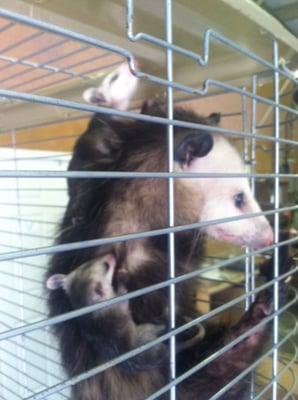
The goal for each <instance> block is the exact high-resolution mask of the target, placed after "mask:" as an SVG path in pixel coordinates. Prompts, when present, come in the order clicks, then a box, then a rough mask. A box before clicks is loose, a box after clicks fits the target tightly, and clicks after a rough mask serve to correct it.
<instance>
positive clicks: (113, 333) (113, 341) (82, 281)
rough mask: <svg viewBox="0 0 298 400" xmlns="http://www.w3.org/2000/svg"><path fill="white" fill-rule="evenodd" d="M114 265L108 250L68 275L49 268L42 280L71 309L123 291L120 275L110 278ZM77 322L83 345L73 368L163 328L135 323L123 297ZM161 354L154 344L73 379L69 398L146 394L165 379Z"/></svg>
mask: <svg viewBox="0 0 298 400" xmlns="http://www.w3.org/2000/svg"><path fill="white" fill-rule="evenodd" d="M115 269H116V259H115V257H114V256H113V255H111V254H109V255H106V256H103V257H101V258H99V259H95V260H91V261H89V262H86V263H85V264H83V265H81V266H80V267H78V268H77V269H75V270H74V271H72V272H71V273H69V274H68V275H65V274H54V275H52V276H50V277H49V278H48V280H47V282H46V285H47V288H48V289H50V290H57V289H63V292H64V293H65V294H66V295H67V297H68V298H69V300H70V303H71V306H72V307H73V309H79V308H82V307H85V306H88V305H91V304H96V303H99V302H101V301H104V300H108V299H111V298H113V297H116V296H118V295H121V294H124V293H126V289H125V286H124V285H123V283H122V282H121V280H120V282H113V281H114V275H115ZM77 325H78V327H79V329H80V331H81V333H82V336H84V340H85V346H84V350H83V349H82V348H76V349H75V351H73V352H74V353H75V354H76V355H77V360H76V361H77V362H76V365H74V366H73V373H75V374H78V373H80V372H84V371H85V370H86V368H88V366H89V367H92V366H93V367H94V366H96V365H100V364H102V363H104V362H105V361H109V360H110V359H111V358H114V357H117V356H119V355H121V354H123V353H126V352H128V351H129V350H132V349H134V348H138V347H139V346H141V345H143V344H145V343H147V342H150V341H152V340H154V339H156V338H157V336H158V335H159V334H161V332H162V331H163V330H164V329H165V326H160V325H153V324H150V323H148V324H140V325H136V324H135V322H134V321H133V319H132V317H131V314H130V310H129V305H128V301H124V302H121V303H120V304H119V303H118V304H116V305H112V306H108V307H105V308H102V309H100V310H98V311H95V312H93V313H90V314H87V315H85V316H84V317H81V318H79V319H78V321H77ZM69 335H70V336H71V332H69ZM81 352H82V354H81ZM88 353H89V354H88ZM166 354H167V349H166V346H165V345H164V344H159V345H155V346H154V347H151V348H150V349H149V350H147V351H145V352H143V353H140V354H138V355H137V356H135V357H133V358H131V359H129V360H127V361H125V362H123V363H121V364H119V365H117V366H114V367H112V368H109V369H108V370H106V371H104V372H103V373H101V374H99V375H96V376H95V377H93V378H91V379H88V380H84V381H83V382H81V383H79V384H77V385H76V390H75V391H74V392H73V397H72V399H73V400H76V399H77V400H89V399H90V400H91V399H92V400H93V399H94V400H95V399H96V400H114V399H115V400H116V399H129V400H139V399H141V398H142V397H143V396H144V397H147V396H148V395H149V394H151V393H152V392H153V391H154V389H155V388H156V387H159V386H160V385H161V384H162V383H165V380H164V378H163V373H162V371H161V364H162V361H164V360H165V355H166ZM87 355H88V359H87V358H86V356H87ZM86 363H87V364H86ZM153 367H155V368H154V369H153Z"/></svg>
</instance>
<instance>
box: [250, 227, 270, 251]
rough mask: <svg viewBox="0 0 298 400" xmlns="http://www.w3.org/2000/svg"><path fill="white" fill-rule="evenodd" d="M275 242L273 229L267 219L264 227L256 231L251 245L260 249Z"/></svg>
mask: <svg viewBox="0 0 298 400" xmlns="http://www.w3.org/2000/svg"><path fill="white" fill-rule="evenodd" d="M272 244H273V231H272V228H271V226H270V225H269V223H268V222H267V220H265V223H263V224H262V227H261V228H260V229H259V230H257V231H256V234H255V239H254V240H253V242H252V244H251V246H250V247H252V248H254V249H260V248H262V247H267V246H271V245H272Z"/></svg>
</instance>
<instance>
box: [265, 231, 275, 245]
mask: <svg viewBox="0 0 298 400" xmlns="http://www.w3.org/2000/svg"><path fill="white" fill-rule="evenodd" d="M272 244H273V231H272V229H271V228H270V229H269V230H268V233H267V235H266V237H265V240H264V245H265V246H271V245H272Z"/></svg>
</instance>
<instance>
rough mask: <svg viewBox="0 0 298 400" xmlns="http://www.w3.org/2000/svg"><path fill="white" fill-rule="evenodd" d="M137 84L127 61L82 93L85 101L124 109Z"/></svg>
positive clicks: (126, 107)
mask: <svg viewBox="0 0 298 400" xmlns="http://www.w3.org/2000/svg"><path fill="white" fill-rule="evenodd" d="M137 86H138V79H137V78H136V77H135V76H134V75H133V74H132V73H131V71H130V69H129V66H128V64H127V63H124V64H121V65H120V66H119V67H118V68H117V69H115V70H114V71H112V72H111V73H110V74H108V75H107V76H106V77H105V78H104V80H103V81H102V83H101V85H100V86H99V87H97V88H95V87H91V88H89V89H86V90H85V91H84V93H83V98H84V100H85V101H87V102H88V103H91V104H97V105H103V106H106V107H112V108H116V109H117V110H122V111H125V110H127V109H128V106H129V103H130V100H131V98H132V96H133V95H134V93H135V91H136V89H137Z"/></svg>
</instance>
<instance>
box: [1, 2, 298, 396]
mask: <svg viewBox="0 0 298 400" xmlns="http://www.w3.org/2000/svg"><path fill="white" fill-rule="evenodd" d="M6 3H7V4H6ZM32 3H34V2H30V1H27V2H18V1H10V2H5V1H4V0H3V1H1V2H0V4H1V9H0V38H1V41H0V43H1V44H0V71H1V76H0V97H1V100H0V101H1V114H0V118H1V133H0V157H1V158H0V162H1V170H0V177H1V180H0V193H1V200H0V221H1V228H0V230H1V254H0V261H1V262H0V287H1V294H0V309H1V319H0V327H1V331H0V398H1V399H3V400H4V399H5V400H17V399H27V400H29V399H53V400H54V399H55V400H56V399H57V400H60V399H68V398H70V388H71V387H72V386H73V385H75V384H76V383H78V382H80V381H82V380H85V379H87V378H89V377H91V376H95V375H96V374H99V373H101V372H102V371H104V370H105V369H107V368H109V367H111V366H112V365H117V363H120V362H122V361H123V360H125V359H128V358H129V357H132V356H133V355H135V352H136V351H137V352H138V351H139V352H141V351H144V350H145V349H146V348H150V346H152V345H153V344H156V343H159V342H161V341H166V340H169V363H170V365H171V367H170V377H169V381H168V384H167V385H166V386H165V387H163V388H162V389H160V390H158V391H157V392H156V393H152V395H151V396H150V397H149V398H150V399H151V400H153V399H155V398H158V397H159V396H160V395H162V394H163V393H168V394H169V398H171V399H172V400H174V399H175V398H176V386H177V385H178V384H179V383H181V382H182V381H183V380H185V379H186V378H187V377H188V376H190V375H191V374H193V373H195V372H196V371H198V370H199V369H200V368H203V367H204V366H205V365H206V364H207V363H208V362H211V361H212V360H213V359H216V358H217V357H220V355H221V354H223V353H224V352H226V351H228V350H229V349H230V348H232V346H233V345H235V344H236V343H238V342H239V341H240V340H241V339H242V340H243V339H245V338H247V337H248V336H249V334H250V333H251V330H249V331H247V332H245V333H244V334H243V335H241V337H239V338H237V339H236V340H234V341H233V342H231V343H228V344H226V345H225V346H224V347H223V348H221V349H219V350H217V351H215V352H214V354H212V356H211V358H210V357H209V358H208V359H207V360H204V361H202V362H200V363H199V364H198V365H196V366H195V367H194V368H192V369H191V370H189V371H187V372H186V373H185V374H183V376H179V375H177V373H176V364H175V360H176V341H175V336H176V335H177V334H178V333H180V332H182V331H183V330H186V329H188V328H190V327H191V326H194V325H196V324H198V323H200V322H203V321H205V320H208V319H210V318H214V317H216V318H218V319H219V320H221V319H224V320H225V321H226V320H228V321H229V322H231V321H232V320H233V321H235V318H236V319H237V316H239V315H241V313H242V311H243V310H247V309H248V308H249V306H250V304H251V302H252V301H253V299H254V297H255V295H256V294H257V293H259V292H260V291H261V290H262V289H264V288H266V287H270V286H271V287H273V288H274V312H273V314H272V315H270V316H269V317H268V318H267V319H266V320H265V323H268V324H269V323H270V322H271V321H273V325H272V335H273V336H272V337H273V338H272V341H271V342H270V343H271V345H270V346H269V347H268V348H266V350H264V351H263V353H262V354H261V355H259V357H258V358H257V359H256V361H255V362H254V363H253V364H251V365H250V366H249V367H248V368H246V369H245V370H244V371H243V372H242V373H241V374H240V375H238V376H237V377H236V378H234V379H233V380H231V381H228V382H226V384H225V386H224V387H223V388H222V389H221V390H220V391H219V392H218V393H216V394H215V395H213V396H212V399H213V400H215V399H220V398H222V396H224V394H225V393H226V392H227V391H228V390H229V389H230V388H231V387H232V386H233V385H234V384H236V383H237V381H239V380H240V379H242V378H243V377H244V378H246V379H249V380H250V382H251V393H250V398H251V399H263V398H268V399H272V400H277V399H294V398H296V396H297V393H298V392H297V387H296V383H297V378H296V375H297V371H298V370H297V347H296V344H295V336H293V335H295V332H296V323H297V319H296V317H295V303H296V299H297V294H296V291H295V274H296V272H297V260H296V258H295V256H294V257H293V260H294V262H293V267H292V268H291V269H290V270H289V271H286V272H284V273H283V274H280V272H279V267H280V266H279V261H278V260H279V252H280V251H281V249H282V248H284V247H289V248H290V250H291V251H292V252H293V253H294V252H295V247H296V246H297V242H298V236H297V232H296V231H295V229H292V231H293V232H294V233H292V234H291V235H290V236H287V237H286V239H283V236H282V235H281V230H282V224H283V219H284V216H289V215H291V221H292V227H293V228H295V224H296V228H297V226H298V206H297V199H298V186H297V177H298V174H297V145H298V140H297V115H298V111H297V109H295V107H294V105H293V100H292V98H293V93H294V91H295V90H296V85H297V82H296V80H295V76H294V74H293V73H292V71H291V70H290V69H288V68H286V67H283V66H282V65H281V64H280V58H281V57H284V58H286V59H290V58H291V57H292V55H293V54H295V52H297V48H298V41H297V39H296V38H294V37H293V36H292V35H291V34H289V33H288V32H287V31H286V30H285V29H284V28H283V27H282V26H281V25H280V24H278V22H277V21H275V20H274V19H273V18H272V17H271V16H269V15H267V14H266V13H265V12H264V11H261V10H260V9H259V8H258V7H257V5H255V4H253V3H252V2H251V4H246V5H243V7H244V8H243V9H241V7H240V10H239V9H237V6H235V2H233V1H232V2H229V3H230V4H227V3H228V2H226V1H218V2H217V3H218V4H217V7H218V9H217V10H218V13H217V14H218V15H215V16H214V19H213V20H212V18H211V16H210V12H209V14H208V12H207V11H208V10H207V8H208V7H210V5H209V6H208V7H207V6H206V4H205V5H204V3H207V2H203V1H199V2H197V4H192V2H191V1H186V0H184V1H182V0H181V1H174V0H165V1H164V2H163V1H160V2H155V3H156V4H155V3H154V2H146V1H141V2H134V1H133V0H127V1H126V2H125V4H123V3H124V2H121V1H119V2H118V1H111V2H105V1H103V2H102V4H101V6H100V7H102V8H98V9H96V11H97V12H98V13H99V12H101V14H98V15H97V16H95V17H94V18H95V23H94V25H96V23H97V18H99V21H100V22H102V25H100V32H99V30H97V29H96V28H95V27H89V28H88V29H87V28H86V26H87V25H84V24H83V23H82V22H78V21H76V23H73V24H69V23H68V25H67V26H66V22H65V21H67V18H66V17H65V16H64V17H62V15H61V14H59V13H58V14H57V13H56V14H55V13H53V11H52V10H51V9H50V6H48V4H47V2H40V4H34V5H32ZM43 3H45V4H43ZM78 3H80V4H81V6H82V7H86V8H87V7H89V6H90V4H91V3H90V2H88V1H86V2H85V1H83V2H78ZM78 3H77V2H74V3H73V5H72V4H70V2H66V1H65V2H61V4H60V5H61V9H63V7H64V6H65V7H66V8H67V7H68V8H72V7H73V9H74V10H76V7H80V6H79V5H78ZM135 3H136V4H135ZM151 3H152V4H151ZM157 3H159V4H158V5H157ZM193 3H195V2H193ZM93 4H94V3H93ZM238 4H239V3H238ZM43 5H44V6H45V7H44V8H43V7H42V6H43ZM98 7H99V6H98ZM246 7H251V8H248V9H246ZM58 8H59V7H58ZM194 9H195V11H196V12H198V13H199V14H200V12H202V13H201V16H200V18H201V19H200V21H198V23H197V22H196V17H197V16H196V14H195V12H194ZM206 10H207V11H206ZM151 11H152V13H153V14H154V18H155V19H154V18H153V17H152V15H151ZM74 12H75V11H74ZM109 12H110V13H111V15H110V19H109V18H108V17H109ZM221 12H225V13H226V14H225V15H226V16H227V21H228V20H229V18H230V21H234V20H235V17H237V18H238V17H239V21H238V22H237V23H239V24H243V23H244V22H245V23H247V24H248V25H247V26H245V29H246V33H247V32H248V33H251V34H252V37H250V38H249V39H247V41H246V39H245V40H244V39H243V35H242V34H240V33H239V32H238V33H239V40H237V38H238V33H237V32H236V34H235V35H234V36H233V35H232V36H233V37H229V36H227V35H225V34H223V33H222V31H225V29H224V28H223V26H219V27H218V26H217V24H220V20H221V19H222V14H221ZM251 12H253V13H255V14H254V19H255V21H252V18H251V17H250V15H251ZM69 13H70V18H71V17H72V11H71V10H69ZM206 13H207V14H206ZM91 14H94V13H93V12H92V10H91V13H90V18H91ZM215 14H216V13H215ZM115 15H116V16H115ZM157 15H158V24H154V23H153V24H152V21H154V22H156V21H157V19H156V18H157ZM207 16H208V18H207ZM92 18H93V17H92ZM117 18H118V22H117ZM119 18H120V22H119ZM150 18H153V20H152V21H151V19H150ZM74 19H75V18H74ZM74 19H73V20H72V21H74ZM104 19H107V21H108V22H105V23H104V22H103V21H104ZM146 19H148V21H147V23H146V24H145V25H144V21H146ZM82 20H83V16H82ZM53 21H54V23H53ZM110 21H112V25H115V26H116V25H117V26H118V27H119V26H121V28H119V32H120V33H119V34H118V35H115V34H113V33H111V32H109V31H108V25H110ZM68 22H69V20H68ZM199 22H200V23H199ZM64 23H65V25H64ZM125 23H126V28H125V29H124V27H125ZM262 24H263V25H262ZM266 24H268V25H266ZM276 24H278V25H276ZM143 25H144V26H143ZM197 25H199V26H197ZM256 26H257V27H258V28H260V27H261V28H262V29H263V32H261V31H260V29H256ZM69 27H71V28H69ZM105 29H106V31H105ZM237 29H238V28H236V31H237ZM245 29H244V31H245ZM249 29H250V30H249ZM151 31H152V32H151ZM181 32H182V33H181ZM99 33H101V34H102V36H99ZM253 35H255V36H253ZM189 38H191V39H192V41H190V42H189V40H188V39H189ZM189 43H190V44H189ZM200 47H201V48H200ZM255 49H256V50H255ZM135 55H136V58H140V59H141V60H142V57H143V58H144V60H145V61H146V62H145V63H144V62H143V63H142V61H141V67H140V68H137V67H136V65H135ZM147 57H148V58H149V60H148V59H146V58H147ZM123 62H127V63H128V64H129V66H130V69H131V71H132V72H133V73H134V74H135V76H136V77H137V78H138V79H139V80H140V82H141V83H142V85H143V86H142V87H141V89H140V92H139V93H138V94H137V96H136V98H135V99H134V100H133V101H132V103H131V106H130V109H129V111H120V110H116V109H113V108H105V107H100V106H93V105H89V104H86V103H84V102H83V101H82V100H81V94H82V92H83V90H84V89H85V88H86V87H88V86H94V85H95V84H97V83H98V81H100V80H101V79H102V77H104V76H105V75H106V74H107V73H108V72H110V71H111V70H113V69H114V68H115V67H116V66H118V65H120V64H121V63H123ZM156 93H158V95H159V96H160V101H161V102H163V103H164V104H165V105H166V107H167V118H162V117H157V116H147V115H142V114H140V113H139V111H138V110H139V107H140V104H141V102H142V100H143V99H145V98H146V97H148V96H150V95H152V94H156ZM175 104H182V105H183V106H184V107H185V108H190V109H193V110H199V111H200V113H205V114H208V112H215V111H216V112H218V111H219V112H221V114H222V117H223V123H222V125H221V126H220V127H212V130H213V131H217V132H219V133H221V134H223V135H226V136H227V137H229V138H230V139H231V140H232V141H233V142H234V144H235V145H236V147H237V148H238V149H239V151H240V152H241V154H242V157H243V160H244V162H245V164H246V165H247V167H248V173H247V174H245V176H248V177H249V179H250V186H251V189H252V192H253V193H254V194H255V195H256V198H257V199H258V201H259V203H260V204H261V206H262V209H263V210H264V211H262V214H264V215H266V216H267V217H268V218H269V219H270V220H271V222H272V225H273V227H274V244H273V245H272V246H267V247H265V248H262V249H258V250H251V249H248V248H246V249H238V248H235V247H233V246H222V245H220V244H218V243H216V244H215V243H214V242H212V241H211V242H210V243H209V244H208V247H209V251H207V255H206V257H205V258H204V259H203V263H202V264H203V265H202V268H200V269H198V270H196V271H195V273H194V275H191V276H182V277H181V276H179V277H177V276H176V273H175V247H174V238H175V233H177V232H180V231H183V230H189V229H197V228H200V227H202V226H206V225H208V224H212V223H216V222H217V221H201V222H199V223H196V224H193V225H192V226H189V225H186V226H177V225H176V224H175V218H174V215H175V214H174V211H175V210H174V198H173V185H174V180H175V179H176V178H177V177H179V174H178V175H177V174H176V173H174V170H173V135H174V131H173V128H174V126H182V127H189V128H193V127H194V125H195V124H190V123H186V122H185V121H178V120H174V118H173V110H174V105H175ZM95 112H101V113H104V114H109V115H112V116H114V117H124V118H129V119H134V120H139V121H144V122H146V121H149V122H150V121H151V122H156V123H158V124H162V125H166V126H167V133H168V156H169V162H168V172H167V173H165V172H159V173H150V171H148V172H143V173H139V174H138V176H137V175H133V176H131V173H129V172H119V171H112V172H109V173H107V172H106V171H96V172H82V171H67V166H68V163H69V160H70V158H71V151H72V147H73V145H74V143H75V140H76V138H78V137H79V135H80V134H81V133H82V132H83V131H84V129H85V127H86V125H87V122H88V120H89V119H90V116H91V115H92V113H95ZM217 175H218V176H217V177H216V176H214V177H215V178H218V179H220V178H221V177H226V175H225V174H217ZM75 177H80V178H86V179H90V178H94V179H101V178H105V179H107V178H110V179H113V178H120V179H122V178H123V179H125V178H126V179H127V178H134V179H145V178H152V179H160V178H164V179H167V180H168V191H169V196H168V216H169V219H168V226H165V227H164V228H162V229H158V230H155V231H146V232H138V233H135V232H131V233H128V234H127V235H124V236H121V237H112V238H99V239H94V240H86V241H82V242H75V243H67V244H58V245H57V244H54V240H55V235H56V232H57V224H58V222H59V220H60V219H61V217H62V215H63V212H64V210H65V205H66V203H67V189H66V178H75ZM231 177H232V176H231ZM234 177H237V176H234ZM180 178H181V176H180ZM197 179H200V176H197ZM253 216H254V215H246V216H244V218H243V217H241V218H243V220H244V221H245V218H250V217H253ZM224 220H225V221H226V222H228V221H229V220H230V219H229V218H226V219H224ZM157 235H167V236H168V238H169V266H168V268H169V275H168V280H166V281H164V282H162V283H161V284H159V286H158V287H157V285H153V286H152V287H150V286H149V287H146V288H144V289H141V290H139V291H138V292H137V293H134V292H130V293H128V294H127V295H124V296H122V297H121V298H119V299H118V298H116V299H111V300H109V301H107V302H106V304H113V303H117V302H119V301H120V300H125V299H132V298H134V297H135V296H142V295H144V294H145V293H149V292H150V291H154V290H157V289H160V288H162V287H164V288H166V287H168V288H169V296H168V297H169V298H168V302H169V314H170V319H169V330H168V332H166V333H164V334H163V335H161V336H160V337H158V338H157V339H155V340H154V343H153V342H150V343H148V344H146V345H145V346H143V348H142V349H134V350H133V351H130V352H129V353H126V354H123V355H121V356H119V357H118V358H117V359H115V360H111V361H109V362H107V363H105V364H103V365H99V366H97V367H95V368H93V369H91V370H90V371H86V372H85V373H83V374H80V375H78V376H74V377H71V378H69V377H67V376H66V375H65V374H64V371H63V370H62V367H61V362H60V354H59V348H58V345H57V343H56V339H55V337H54V336H53V335H52V333H51V331H52V327H53V325H55V324H59V323H61V322H63V321H67V320H69V319H71V318H77V317H79V316H83V315H85V314H86V313H88V312H90V309H89V308H88V307H87V308H83V309H80V310H75V311H73V312H71V313H66V314H62V315H57V316H55V317H52V318H48V310H47V306H46V297H47V293H46V289H45V287H44V280H45V273H46V270H47V266H48V262H49V258H50V257H51V255H53V254H54V253H58V252H67V251H69V250H73V249H84V248H87V247H95V246H100V245H102V244H106V243H116V242H117V241H125V240H132V239H138V238H146V237H152V236H157ZM270 257H273V259H274V271H273V274H272V278H271V279H270V280H269V282H266V283H264V281H262V280H261V278H260V273H259V268H258V266H259V263H260V262H261V261H264V260H267V259H268V258H270ZM295 262H296V264H295ZM194 276H196V277H197V278H198V279H199V280H200V281H201V287H202V290H201V291H200V292H199V293H198V296H197V299H196V301H197V305H198V309H199V310H200V312H201V316H200V317H199V318H197V319H196V320H195V321H191V322H189V323H187V324H185V325H184V326H182V327H181V326H179V327H177V326H176V325H175V286H176V285H177V284H178V283H179V282H180V281H181V280H183V279H189V278H193V277H194ZM285 278H288V279H290V278H291V282H292V283H293V284H292V285H291V283H290V284H289V285H290V286H291V298H290V300H288V302H287V303H286V304H285V305H282V306H279V295H278V293H279V292H278V287H279V282H280V281H281V280H282V279H285ZM99 308H100V306H99ZM235 316H236V317H235ZM295 371H296V372H295ZM295 393H296V394H295ZM107 400H108V399H107Z"/></svg>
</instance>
